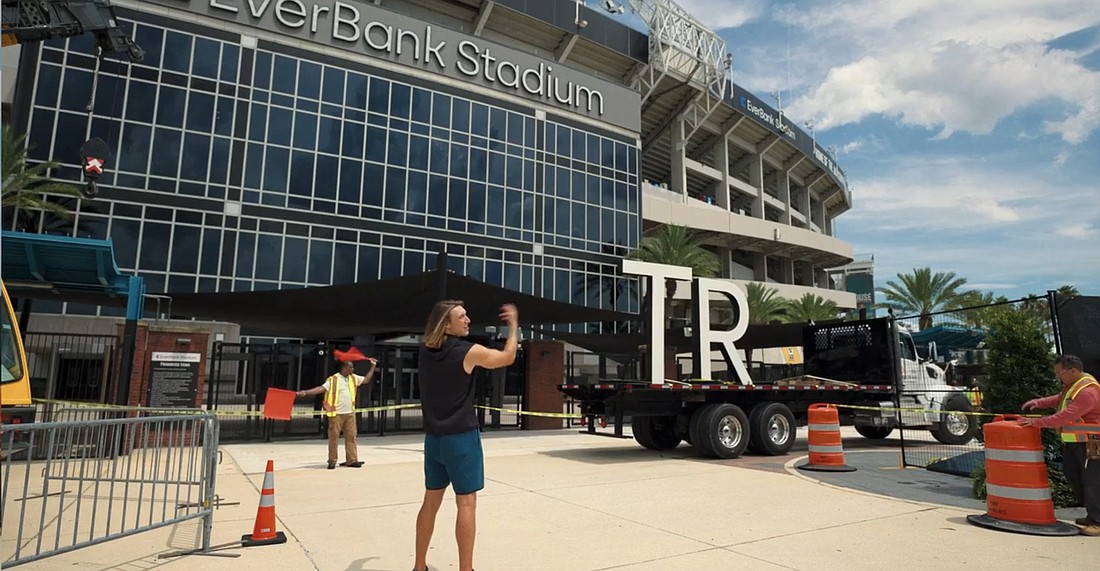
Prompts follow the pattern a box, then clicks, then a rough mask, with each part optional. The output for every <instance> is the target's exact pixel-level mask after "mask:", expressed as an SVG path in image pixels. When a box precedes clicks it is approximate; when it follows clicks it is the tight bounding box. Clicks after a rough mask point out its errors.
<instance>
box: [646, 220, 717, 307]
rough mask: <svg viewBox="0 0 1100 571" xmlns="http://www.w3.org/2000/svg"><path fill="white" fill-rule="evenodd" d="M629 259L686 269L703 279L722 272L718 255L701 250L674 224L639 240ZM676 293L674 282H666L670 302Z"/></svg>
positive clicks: (689, 234)
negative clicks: (684, 267)
mask: <svg viewBox="0 0 1100 571" xmlns="http://www.w3.org/2000/svg"><path fill="white" fill-rule="evenodd" d="M630 257H631V259H634V260H638V261H641V262H650V263H653V264H667V265H670V266H686V267H689V268H691V272H692V274H694V275H696V276H699V277H702V278H711V277H714V276H716V275H718V272H719V271H720V270H721V265H720V264H719V263H718V256H715V255H714V254H713V253H712V252H710V251H708V250H706V249H705V248H703V247H702V245H700V242H699V240H697V239H696V237H695V234H694V233H693V232H692V231H691V229H690V228H688V227H687V226H678V225H676V224H668V225H665V226H663V227H661V229H660V230H659V231H658V232H657V233H656V234H654V235H652V236H647V237H645V238H642V242H641V243H640V244H638V248H637V249H636V250H634V251H633V252H631V254H630ZM675 294H676V280H667V281H666V283H665V295H666V296H667V297H668V299H672V297H673V296H674V295H675Z"/></svg>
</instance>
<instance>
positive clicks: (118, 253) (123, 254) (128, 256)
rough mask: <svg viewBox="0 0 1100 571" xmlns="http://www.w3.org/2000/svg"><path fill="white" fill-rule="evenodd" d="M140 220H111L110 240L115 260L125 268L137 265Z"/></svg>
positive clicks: (132, 267)
mask: <svg viewBox="0 0 1100 571" xmlns="http://www.w3.org/2000/svg"><path fill="white" fill-rule="evenodd" d="M140 233H141V222H139V221H137V220H129V219H126V218H114V219H112V220H111V242H112V243H113V244H114V248H115V261H117V262H118V265H119V266H120V267H122V268H125V269H134V267H135V266H136V265H137V251H138V238H139V237H140V236H139V234H140Z"/></svg>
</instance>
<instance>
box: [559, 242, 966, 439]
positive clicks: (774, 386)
mask: <svg viewBox="0 0 1100 571" xmlns="http://www.w3.org/2000/svg"><path fill="white" fill-rule="evenodd" d="M623 265H624V271H625V272H626V273H632V274H636V275H640V276H642V278H643V282H645V283H646V285H648V288H649V290H650V291H649V295H647V296H646V298H647V299H657V300H663V298H664V291H663V290H664V282H665V280H666V279H681V280H687V279H691V275H690V271H688V270H687V269H686V268H678V267H674V266H663V265H658V264H648V263H641V262H634V261H629V260H628V261H626V262H624V264H623ZM692 284H693V309H694V311H693V316H694V317H693V321H694V322H693V327H692V328H691V330H692V332H693V334H692V335H691V336H690V337H689V338H688V339H689V341H691V342H692V345H693V346H692V347H691V348H690V350H691V352H692V354H693V358H692V360H691V363H692V369H693V371H692V373H691V374H690V375H685V378H677V379H668V378H667V377H666V375H665V372H666V369H665V363H664V355H665V354H666V351H665V350H664V349H665V338H666V331H665V329H664V322H665V320H664V316H663V314H664V308H663V306H662V303H660V302H658V303H657V304H649V305H650V306H651V307H649V308H647V310H648V311H646V313H648V314H649V316H650V318H651V319H650V324H651V327H650V328H649V340H650V343H649V345H648V347H651V348H656V350H653V351H647V354H648V359H647V360H648V363H647V364H648V365H649V366H648V374H646V375H643V378H642V379H641V380H625V379H600V380H599V381H597V382H594V383H585V384H580V383H569V384H563V385H561V386H560V387H559V388H560V390H561V391H562V392H563V393H565V394H566V395H568V396H569V397H571V398H572V399H573V400H574V402H575V404H576V405H578V406H579V409H580V414H581V415H583V416H584V417H585V420H586V425H587V430H588V432H590V433H593V434H598V432H597V431H596V427H597V425H601V424H602V425H606V424H607V423H611V424H612V425H613V433H614V435H616V436H622V435H623V425H624V420H625V419H626V418H629V419H630V423H631V428H632V432H633V435H634V439H635V440H637V441H638V443H639V444H641V445H642V446H644V447H646V448H650V449H654V450H668V449H671V448H675V447H676V446H678V445H679V444H680V443H681V442H682V441H686V442H688V443H689V444H691V445H692V447H693V448H694V449H695V450H696V452H697V453H698V454H699V455H701V456H708V457H715V458H737V457H738V456H740V455H741V454H742V453H743V452H745V451H746V450H749V451H753V452H757V453H760V454H768V455H780V454H785V453H786V452H787V451H789V450H790V448H791V446H792V445H793V444H794V442H795V437H796V435H797V429H798V427H799V426H805V424H806V411H807V409H808V407H809V406H810V405H811V404H815V403H830V404H835V405H838V409H839V412H840V415H841V419H842V421H844V422H850V423H851V424H853V425H854V426H855V428H856V430H857V431H858V432H859V433H860V434H861V435H863V436H864V437H867V438H872V439H880V438H885V437H887V436H888V435H889V434H890V433H891V432H892V431H893V430H894V429H895V428H897V427H898V426H899V424H900V425H901V426H904V427H905V428H907V429H927V430H928V431H929V432H931V434H932V436H933V437H935V438H936V440H939V441H940V442H943V443H945V444H964V443H966V442H969V441H970V440H971V439H972V438H973V437H974V435H975V434H976V433H977V430H978V425H977V422H976V420H975V419H974V417H972V416H969V415H966V414H958V413H960V412H969V411H970V410H971V406H970V402H969V400H968V399H967V398H966V393H965V392H964V390H963V389H962V388H958V387H952V386H949V385H947V384H946V382H945V380H944V372H943V370H942V369H940V368H939V367H938V366H936V365H935V364H933V363H931V362H925V361H921V360H920V359H919V358H918V357H917V353H916V350H915V346H914V344H913V340H912V338H911V337H910V336H909V334H908V333H907V332H900V331H899V330H898V327H897V325H896V323H895V322H894V321H893V320H892V319H891V318H878V319H865V320H859V321H844V322H833V323H827V324H818V325H809V324H808V325H805V326H802V327H796V328H795V329H794V331H795V334H800V336H801V343H791V342H790V339H789V337H790V335H789V332H790V331H792V329H791V328H790V327H788V328H787V331H788V339H787V340H784V341H782V342H781V344H780V345H775V346H790V345H792V344H793V345H801V347H802V354H803V361H804V370H803V374H802V375H800V376H797V377H794V378H788V379H783V380H782V381H776V382H773V383H771V384H754V383H753V382H752V380H751V378H750V375H749V373H748V370H747V368H746V367H745V363H744V360H743V357H742V356H741V353H740V350H739V349H738V343H739V342H740V341H742V339H743V338H745V337H746V335H745V334H746V332H748V331H749V325H748V323H747V321H748V319H747V318H748V303H747V301H746V299H745V295H744V293H743V292H742V291H741V290H740V289H739V288H738V287H737V286H736V285H735V284H733V283H731V282H725V281H721V280H711V279H705V278H695V279H694V280H693V281H692ZM713 293H718V294H722V295H724V296H726V297H727V298H728V299H729V300H730V302H731V303H732V304H733V307H734V308H735V310H734V314H735V324H734V326H733V327H732V328H728V329H723V330H714V329H712V327H711V325H710V317H709V316H710V308H709V305H710V297H711V294H713ZM657 324H659V325H660V326H659V327H654V326H653V325H657ZM748 337H752V335H749V336H748ZM757 337H759V336H757ZM714 344H717V345H718V346H719V351H720V353H721V354H722V356H723V357H724V359H725V363H726V365H727V368H726V371H725V374H726V376H727V378H726V379H722V380H719V379H717V378H716V377H718V376H721V375H720V374H719V375H716V374H714V373H713V369H712V345H714ZM757 347H763V346H762V345H758V346H756V347H749V346H747V344H746V343H741V349H746V348H757ZM681 349H687V348H685V347H677V348H676V350H677V351H680V350H681ZM645 377H648V378H645ZM847 407H853V408H847ZM897 409H903V410H901V411H898V410H897ZM918 409H919V410H918Z"/></svg>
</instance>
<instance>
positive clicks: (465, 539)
mask: <svg viewBox="0 0 1100 571" xmlns="http://www.w3.org/2000/svg"><path fill="white" fill-rule="evenodd" d="M500 319H501V321H503V322H504V323H505V324H507V325H508V341H507V343H505V345H504V349H503V350H497V349H489V348H488V347H484V346H482V345H478V344H476V343H470V342H469V341H466V340H465V339H463V338H464V337H466V336H467V335H469V334H470V317H469V316H468V315H466V308H465V307H463V304H462V302H461V301H456V300H447V301H441V302H439V303H437V304H435V307H433V308H432V311H431V314H429V315H428V324H427V325H426V326H425V327H424V344H423V345H422V346H421V347H420V359H419V361H420V363H419V376H420V401H421V407H422V409H423V411H424V432H425V434H424V488H425V490H424V503H423V504H422V505H421V506H420V513H418V514H417V516H416V563H415V564H414V567H413V570H414V571H424V570H426V569H427V568H428V564H427V557H428V546H429V545H430V544H431V541H432V533H433V532H434V531H435V516H436V514H437V513H438V512H439V507H440V505H442V504H443V494H444V493H445V492H446V491H447V487H448V486H453V487H454V490H455V503H456V504H457V505H458V517H457V519H456V521H455V539H456V540H457V541H458V569H459V571H472V570H473V566H474V537H475V535H476V533H477V529H476V527H477V526H476V522H477V517H476V513H477V492H478V491H479V490H481V489H482V488H484V487H485V459H484V455H483V454H482V451H481V429H480V426H479V424H478V420H477V414H476V412H475V411H474V383H473V379H472V378H471V376H470V374H471V373H472V372H473V370H474V367H483V368H486V369H496V368H499V367H507V366H508V365H511V364H512V363H513V362H514V361H515V360H516V342H517V341H516V331H517V329H518V327H519V326H518V320H519V313H518V312H517V311H516V306H514V305H511V304H507V305H504V306H502V307H501V308H500Z"/></svg>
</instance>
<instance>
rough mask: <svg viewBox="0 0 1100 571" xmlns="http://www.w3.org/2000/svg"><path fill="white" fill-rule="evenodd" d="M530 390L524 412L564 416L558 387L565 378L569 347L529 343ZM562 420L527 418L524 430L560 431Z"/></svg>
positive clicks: (526, 392) (527, 389) (526, 351)
mask: <svg viewBox="0 0 1100 571" xmlns="http://www.w3.org/2000/svg"><path fill="white" fill-rule="evenodd" d="M523 351H524V355H525V356H526V358H527V371H526V372H527V386H526V387H524V397H523V408H524V409H525V410H533V411H539V412H561V411H562V393H561V391H559V390H558V385H560V384H562V381H563V380H564V378H565V345H564V344H562V343H561V342H558V341H525V342H524V343H523ZM562 422H563V420H562V419H560V418H545V417H539V416H525V417H523V429H524V430H557V429H560V428H561V427H562Z"/></svg>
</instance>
